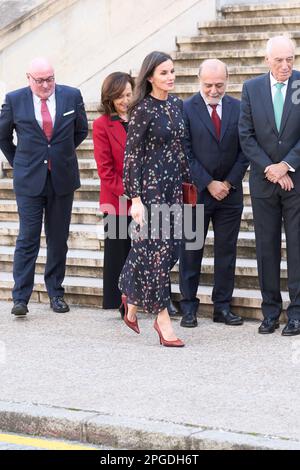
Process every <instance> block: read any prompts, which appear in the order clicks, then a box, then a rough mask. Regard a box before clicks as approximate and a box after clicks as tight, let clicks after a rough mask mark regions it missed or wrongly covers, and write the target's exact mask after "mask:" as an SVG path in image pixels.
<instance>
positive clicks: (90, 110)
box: [85, 102, 100, 122]
mask: <svg viewBox="0 0 300 470" xmlns="http://www.w3.org/2000/svg"><path fill="white" fill-rule="evenodd" d="M98 106H99V103H93V102H89V103H85V110H86V114H87V117H88V120H89V121H91V122H92V121H94V120H95V119H97V118H98V117H99V116H100V113H99V111H98V110H97V109H98Z"/></svg>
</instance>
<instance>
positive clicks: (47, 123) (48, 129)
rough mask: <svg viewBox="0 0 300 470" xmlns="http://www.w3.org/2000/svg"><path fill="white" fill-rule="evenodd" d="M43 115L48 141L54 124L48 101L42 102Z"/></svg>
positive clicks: (49, 163) (44, 129)
mask: <svg viewBox="0 0 300 470" xmlns="http://www.w3.org/2000/svg"><path fill="white" fill-rule="evenodd" d="M41 103H42V105H41V114H42V119H43V131H44V133H45V136H46V137H47V139H48V140H50V139H51V137H52V131H53V123H52V119H51V114H50V112H49V109H48V106H47V100H41ZM48 169H49V170H51V162H50V159H48Z"/></svg>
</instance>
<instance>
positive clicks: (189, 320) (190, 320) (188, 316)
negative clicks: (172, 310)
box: [180, 312, 198, 328]
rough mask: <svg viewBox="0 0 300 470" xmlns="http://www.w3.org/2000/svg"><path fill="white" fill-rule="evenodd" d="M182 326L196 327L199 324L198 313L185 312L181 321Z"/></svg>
mask: <svg viewBox="0 0 300 470" xmlns="http://www.w3.org/2000/svg"><path fill="white" fill-rule="evenodd" d="M180 326H183V327H185V328H195V327H196V326H198V321H197V314H196V313H191V312H189V313H184V314H183V315H182V319H181V322H180Z"/></svg>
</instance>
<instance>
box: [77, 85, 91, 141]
mask: <svg viewBox="0 0 300 470" xmlns="http://www.w3.org/2000/svg"><path fill="white" fill-rule="evenodd" d="M88 132H89V126H88V120H87V117H86V112H85V108H84V102H83V99H82V96H81V93H80V91H79V90H78V102H77V116H76V121H75V135H74V142H75V147H78V145H80V144H81V142H83V141H84V139H86V137H87V136H88Z"/></svg>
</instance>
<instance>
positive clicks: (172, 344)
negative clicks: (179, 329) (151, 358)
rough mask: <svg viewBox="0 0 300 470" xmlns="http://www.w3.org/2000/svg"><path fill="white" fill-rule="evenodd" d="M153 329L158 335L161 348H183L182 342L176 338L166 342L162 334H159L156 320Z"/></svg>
mask: <svg viewBox="0 0 300 470" xmlns="http://www.w3.org/2000/svg"><path fill="white" fill-rule="evenodd" d="M153 327H154V329H155V330H156V331H157V333H158V336H159V342H160V344H162V345H163V346H167V347H168V348H182V347H183V346H184V342H183V341H181V339H179V338H177V339H175V340H173V341H168V340H166V339H165V338H164V337H163V335H162V332H161V330H160V328H159V325H158V322H157V318H156V319H155V322H154V325H153Z"/></svg>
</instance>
